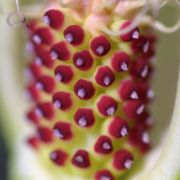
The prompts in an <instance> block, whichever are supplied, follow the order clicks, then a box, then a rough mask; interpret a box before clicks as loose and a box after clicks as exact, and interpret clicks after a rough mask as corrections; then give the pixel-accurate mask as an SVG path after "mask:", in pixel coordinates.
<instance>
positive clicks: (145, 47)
mask: <svg viewBox="0 0 180 180" xmlns="http://www.w3.org/2000/svg"><path fill="white" fill-rule="evenodd" d="M148 50H149V42H147V43H146V44H145V45H144V46H143V52H144V53H147V52H148Z"/></svg>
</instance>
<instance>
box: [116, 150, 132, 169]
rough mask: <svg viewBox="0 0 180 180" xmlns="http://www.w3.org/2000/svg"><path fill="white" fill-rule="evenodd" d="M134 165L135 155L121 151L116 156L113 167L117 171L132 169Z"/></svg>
mask: <svg viewBox="0 0 180 180" xmlns="http://www.w3.org/2000/svg"><path fill="white" fill-rule="evenodd" d="M132 163H133V155H132V154H131V153H130V152H129V151H127V150H125V149H121V150H119V151H117V152H116V153H115V154H114V157H113V166H114V167H115V168H116V169H117V170H125V169H131V167H132Z"/></svg>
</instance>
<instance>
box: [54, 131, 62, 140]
mask: <svg viewBox="0 0 180 180" xmlns="http://www.w3.org/2000/svg"><path fill="white" fill-rule="evenodd" d="M53 134H54V136H56V137H58V138H61V139H62V138H64V135H63V134H62V132H61V131H60V130H58V129H54V130H53Z"/></svg>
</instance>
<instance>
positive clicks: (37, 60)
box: [35, 57, 42, 66]
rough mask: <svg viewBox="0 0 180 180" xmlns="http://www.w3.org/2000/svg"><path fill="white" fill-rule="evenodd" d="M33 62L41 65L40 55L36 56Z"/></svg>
mask: <svg viewBox="0 0 180 180" xmlns="http://www.w3.org/2000/svg"><path fill="white" fill-rule="evenodd" d="M35 64H36V65H38V66H40V65H42V59H41V58H40V57H36V59H35Z"/></svg>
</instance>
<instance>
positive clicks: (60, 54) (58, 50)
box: [50, 41, 70, 61]
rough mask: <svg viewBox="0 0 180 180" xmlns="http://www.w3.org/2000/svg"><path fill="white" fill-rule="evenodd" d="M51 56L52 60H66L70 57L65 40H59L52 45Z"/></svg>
mask: <svg viewBox="0 0 180 180" xmlns="http://www.w3.org/2000/svg"><path fill="white" fill-rule="evenodd" d="M50 52H51V58H52V59H53V60H55V59H59V60H61V61H66V60H68V59H69V58H70V51H69V49H68V47H67V45H66V43H65V42H63V41H62V42H59V43H56V44H54V45H53V46H52V48H51V51H50Z"/></svg>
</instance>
